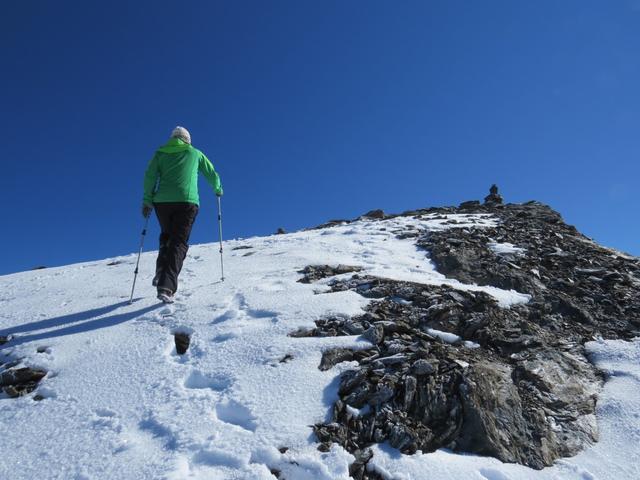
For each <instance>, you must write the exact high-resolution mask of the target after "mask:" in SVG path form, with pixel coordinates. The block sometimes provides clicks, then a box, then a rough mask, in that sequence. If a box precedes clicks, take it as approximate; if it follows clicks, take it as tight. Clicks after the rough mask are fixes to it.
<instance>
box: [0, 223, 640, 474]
mask: <svg viewBox="0 0 640 480" xmlns="http://www.w3.org/2000/svg"><path fill="white" fill-rule="evenodd" d="M453 221H455V222H457V223H453ZM492 225H495V220H494V219H493V218H492V217H491V216H489V215H485V214H483V215H448V217H447V218H446V219H442V218H436V217H435V216H433V215H432V216H429V215H427V216H424V217H422V218H418V219H416V218H410V217H397V218H393V219H389V220H384V221H371V220H361V221H358V222H355V223H351V224H345V225H338V226H335V227H332V228H328V229H324V230H314V231H305V232H298V233H293V234H288V235H279V236H273V237H263V238H252V239H244V240H238V241H228V242H225V267H226V270H225V273H226V274H227V280H226V281H225V282H224V283H222V282H219V280H218V278H219V270H218V266H219V263H218V255H219V254H218V246H217V245H197V246H193V247H192V248H191V249H190V251H189V256H188V258H187V260H186V262H185V267H184V270H183V273H182V275H181V287H180V291H179V292H178V295H177V303H176V304H174V305H171V306H164V305H159V304H158V303H157V301H156V300H155V298H154V295H153V289H152V287H151V286H150V284H151V278H152V276H153V271H154V262H155V255H156V252H147V253H145V254H143V256H142V258H141V264H140V272H141V273H140V276H139V278H138V282H139V283H138V290H137V298H136V301H135V302H134V303H133V305H129V304H128V302H127V300H128V293H129V291H128V289H129V287H130V282H131V280H132V274H133V269H134V264H135V255H129V256H124V257H119V258H116V259H113V258H112V259H109V260H107V261H100V262H89V263H83V264H77V265H70V266H67V267H61V268H54V269H47V270H39V271H33V272H25V273H19V274H14V275H8V276H4V277H0V292H1V295H2V298H0V307H1V310H0V335H6V334H8V333H11V334H13V335H14V337H13V338H12V340H11V341H10V342H9V343H8V344H5V345H3V346H2V347H0V348H1V349H0V361H3V363H4V360H5V359H9V358H11V359H22V363H23V364H24V365H28V366H33V367H41V368H44V369H46V370H47V371H48V372H49V373H48V374H47V376H46V377H45V379H44V380H43V381H42V383H41V385H40V387H39V388H38V390H37V393H39V394H40V395H42V396H43V397H45V398H44V400H42V401H40V402H35V401H34V400H33V396H27V397H23V398H19V399H8V398H0V407H1V408H0V419H1V420H0V421H2V424H3V425H5V426H6V427H5V429H4V430H3V434H2V435H0V450H1V451H2V452H10V453H9V454H4V455H1V456H0V478H12V479H16V480H20V479H25V480H26V479H32V478H47V479H65V480H67V479H119V480H120V479H122V480H128V479H131V480H133V479H135V480H137V479H139V478H154V479H156V478H157V479H258V480H260V479H273V478H274V477H273V475H272V474H271V473H270V470H271V469H277V470H279V471H280V472H281V475H282V478H286V479H295V480H304V479H309V480H338V479H347V478H349V475H348V467H349V464H350V463H351V462H352V461H353V460H354V459H353V457H352V456H351V455H350V454H349V453H348V452H346V451H345V450H343V449H342V448H341V447H339V446H334V447H333V448H332V449H331V451H330V452H327V453H322V452H319V451H318V450H317V449H316V444H315V443H314V439H313V435H312V433H311V429H310V427H309V426H310V425H313V424H314V423H318V422H321V421H325V420H326V419H327V417H328V415H329V412H330V409H331V406H332V404H333V402H334V401H335V400H336V398H337V389H338V384H339V375H340V373H341V372H342V371H344V370H346V369H347V368H349V366H350V364H339V365H337V366H336V367H334V368H333V369H330V370H328V371H325V372H322V371H320V370H319V369H318V365H319V364H320V359H321V356H322V352H323V351H324V350H326V349H330V348H339V347H342V348H365V347H366V346H368V345H369V343H368V342H367V341H365V340H363V339H362V338H360V337H356V336H353V337H329V338H291V337H289V336H288V333H290V332H292V331H294V330H297V329H298V328H309V327H313V325H314V323H313V322H314V320H317V319H320V318H323V317H325V316H328V315H348V316H352V315H357V314H360V313H362V308H363V307H364V306H365V305H366V303H367V302H368V301H369V300H367V299H364V298H363V297H361V296H360V295H358V294H356V293H354V292H351V291H346V292H338V293H331V294H328V293H327V294H321V295H318V294H317V293H319V292H325V293H326V292H327V291H328V290H329V287H328V286H327V283H328V282H329V281H330V279H326V280H324V281H320V282H318V283H316V284H309V285H305V284H301V283H298V282H297V280H298V279H299V278H300V274H298V273H297V271H299V270H300V269H301V268H303V267H305V266H307V265H314V264H328V263H330V264H336V265H337V264H345V265H353V266H360V267H363V269H364V271H363V272H362V273H364V274H368V275H376V276H380V277H386V278H391V279H395V280H407V281H412V282H419V283H425V284H432V285H442V284H446V285H449V286H451V287H453V288H457V289H463V290H470V291H485V292H487V293H489V294H490V295H492V296H494V298H496V299H497V300H498V301H499V302H500V304H501V305H502V306H503V307H505V308H508V307H509V306H510V305H514V304H517V303H521V302H527V301H528V300H529V297H528V296H527V295H524V294H521V293H518V292H515V291H504V290H500V289H497V288H493V287H480V286H476V285H465V284H461V283H460V282H458V281H456V280H452V279H447V278H445V277H444V276H443V275H441V274H439V273H438V272H437V271H435V268H434V266H433V264H432V263H431V262H430V261H429V259H428V257H427V254H426V252H425V251H422V250H420V249H418V248H417V247H416V246H415V244H414V241H413V240H412V239H405V240H400V239H398V238H397V237H396V234H395V233H394V232H395V231H399V230H406V229H413V230H416V231H418V232H420V231H429V230H444V229H447V228H463V227H468V226H474V227H482V226H492ZM240 246H242V247H250V249H251V250H250V251H252V252H255V253H254V254H252V255H251V256H244V255H245V253H246V250H233V248H234V247H240ZM108 263H110V264H111V265H108ZM346 275H349V274H346ZM397 301H398V302H400V303H401V302H402V299H397ZM175 332H186V333H189V334H190V335H191V346H190V348H189V350H188V351H187V353H186V354H184V355H177V354H176V351H175V345H174V339H173V334H174V333H175ZM439 333H440V334H442V333H444V332H439ZM433 334H438V332H434V333H433ZM438 336H441V335H439V334H438ZM441 337H442V336H441ZM443 340H444V341H459V340H460V339H459V338H457V339H452V338H446V339H445V338H443ZM469 343H471V342H469ZM467 346H468V347H469V348H474V345H467ZM38 350H40V352H38ZM589 350H590V352H591V354H592V356H593V359H594V361H595V362H596V363H597V364H598V365H599V366H601V368H603V369H605V370H607V371H609V373H610V379H609V381H608V382H607V384H606V386H605V390H604V393H603V395H602V397H601V400H600V402H599V410H598V414H599V415H600V424H601V429H602V440H601V442H600V443H598V444H597V445H595V446H594V447H593V448H592V449H589V450H588V451H585V452H584V453H582V454H580V455H578V456H577V457H575V458H573V459H570V460H565V461H562V462H558V463H557V464H556V466H554V467H552V468H549V469H545V470H543V471H539V472H538V471H533V470H530V469H528V468H525V467H521V466H517V465H506V464H502V463H500V462H499V461H497V460H495V459H491V458H484V457H476V456H469V455H458V454H453V453H451V452H447V451H438V452H435V453H432V454H428V455H422V454H418V455H414V456H411V457H407V456H402V455H400V454H398V453H397V452H396V451H394V450H392V449H390V448H389V447H388V446H385V445H381V446H376V447H374V452H375V456H374V459H373V460H372V462H371V464H370V465H371V468H374V469H375V470H376V471H378V472H379V473H380V474H381V475H382V476H383V477H384V478H388V479H421V478H429V479H430V480H444V479H445V478H446V479H452V478H477V479H483V478H484V479H488V480H501V479H503V478H509V479H513V480H516V479H525V478H526V479H534V480H535V479H552V478H553V479H557V478H560V479H588V478H598V479H609V478H611V479H614V478H615V479H617V480H618V479H622V480H624V479H634V478H640V472H639V471H638V467H637V465H639V464H640V462H639V461H638V460H640V459H639V458H638V451H637V450H638V449H637V444H638V440H639V439H640V406H639V401H638V400H637V399H636V395H635V392H637V391H638V387H639V386H640V385H639V384H638V383H639V382H640V368H638V364H639V363H640V343H638V342H633V343H623V342H600V343H592V344H589ZM285 358H287V360H286V361H283V359H285ZM353 413H354V414H357V413H358V412H356V411H354V412H353ZM279 449H281V450H279Z"/></svg>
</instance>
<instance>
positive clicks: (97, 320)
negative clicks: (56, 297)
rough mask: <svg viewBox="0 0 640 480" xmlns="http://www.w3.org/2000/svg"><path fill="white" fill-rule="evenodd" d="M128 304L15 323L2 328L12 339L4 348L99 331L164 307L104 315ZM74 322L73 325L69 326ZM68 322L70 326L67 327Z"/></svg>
mask: <svg viewBox="0 0 640 480" xmlns="http://www.w3.org/2000/svg"><path fill="white" fill-rule="evenodd" d="M128 305H129V302H128V301H127V302H118V303H114V304H113V305H108V306H106V307H100V308H95V309H93V310H87V311H85V312H78V313H71V314H68V315H63V316H60V317H53V318H47V319H44V320H39V321H37V322H31V323H25V324H23V325H16V326H15V327H11V328H5V329H4V330H0V336H3V337H10V339H9V341H8V342H7V343H5V344H4V345H2V346H0V349H2V348H9V347H15V346H16V345H20V344H23V343H27V342H32V341H35V340H44V339H47V338H55V337H62V336H64V335H73V334H76V333H83V332H90V331H91V330H99V329H101V328H108V327H112V326H114V325H118V324H120V323H124V322H128V321H129V320H133V319H134V318H136V317H139V316H142V315H145V314H147V313H149V312H152V311H153V310H155V309H157V308H159V307H161V306H163V304H161V303H158V304H155V305H150V306H148V307H145V308H141V309H138V310H133V311H125V312H122V313H116V314H114V315H109V316H106V317H105V316H104V315H106V314H108V313H111V312H115V311H116V310H118V309H119V308H123V307H126V306H128ZM70 324H72V325H70ZM64 325H68V326H64ZM55 327H61V328H58V329H56V330H48V331H46V332H42V333H31V334H29V335H16V334H19V333H23V332H33V331H34V330H42V329H51V328H55Z"/></svg>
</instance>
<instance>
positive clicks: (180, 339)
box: [173, 332, 191, 355]
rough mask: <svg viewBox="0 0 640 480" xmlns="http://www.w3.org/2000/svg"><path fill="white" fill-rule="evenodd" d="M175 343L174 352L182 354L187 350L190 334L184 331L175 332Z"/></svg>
mask: <svg viewBox="0 0 640 480" xmlns="http://www.w3.org/2000/svg"><path fill="white" fill-rule="evenodd" d="M173 337H174V340H175V343H176V353H177V354H178V355H184V354H185V353H187V350H189V345H190V344H191V336H190V335H189V334H188V333H185V332H176V333H174V334H173Z"/></svg>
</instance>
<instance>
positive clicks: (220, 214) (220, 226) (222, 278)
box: [218, 197, 224, 282]
mask: <svg viewBox="0 0 640 480" xmlns="http://www.w3.org/2000/svg"><path fill="white" fill-rule="evenodd" d="M218 230H219V231H220V232H219V233H220V272H221V278H220V280H222V281H223V282H224V260H223V259H222V207H221V204H220V197H218Z"/></svg>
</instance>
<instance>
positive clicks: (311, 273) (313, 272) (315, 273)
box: [298, 265, 362, 283]
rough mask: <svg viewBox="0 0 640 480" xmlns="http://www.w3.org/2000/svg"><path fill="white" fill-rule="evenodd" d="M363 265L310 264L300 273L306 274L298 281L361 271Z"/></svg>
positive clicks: (302, 281) (303, 281)
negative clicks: (333, 265)
mask: <svg viewBox="0 0 640 480" xmlns="http://www.w3.org/2000/svg"><path fill="white" fill-rule="evenodd" d="M361 270H362V267H354V266H350V265H337V266H335V267H332V266H330V265H308V266H306V267H305V268H303V269H302V270H299V271H298V273H301V274H303V275H304V277H302V278H301V279H300V280H298V282H300V283H312V282H317V281H318V280H322V279H323V278H328V277H334V276H336V275H342V274H345V273H353V272H359V271H361Z"/></svg>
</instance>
